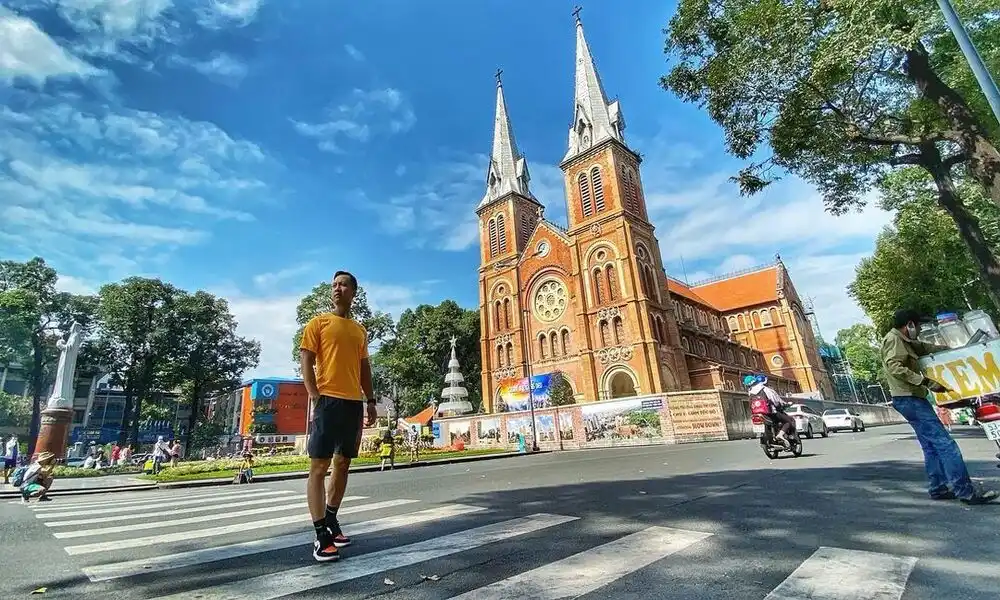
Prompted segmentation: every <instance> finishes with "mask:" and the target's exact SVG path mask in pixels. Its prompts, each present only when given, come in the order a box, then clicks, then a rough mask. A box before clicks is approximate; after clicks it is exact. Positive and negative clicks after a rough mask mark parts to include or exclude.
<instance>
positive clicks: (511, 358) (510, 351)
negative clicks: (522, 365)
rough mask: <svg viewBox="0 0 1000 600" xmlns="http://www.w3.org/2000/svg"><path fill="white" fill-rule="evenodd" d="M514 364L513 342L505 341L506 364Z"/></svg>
mask: <svg viewBox="0 0 1000 600" xmlns="http://www.w3.org/2000/svg"><path fill="white" fill-rule="evenodd" d="M513 364H514V344H512V343H511V342H507V366H508V367H509V366H512V365H513Z"/></svg>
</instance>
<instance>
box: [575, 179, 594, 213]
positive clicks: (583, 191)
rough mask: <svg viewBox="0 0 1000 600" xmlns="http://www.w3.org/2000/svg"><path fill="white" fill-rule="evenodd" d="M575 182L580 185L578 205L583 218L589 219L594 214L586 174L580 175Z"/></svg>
mask: <svg viewBox="0 0 1000 600" xmlns="http://www.w3.org/2000/svg"><path fill="white" fill-rule="evenodd" d="M577 182H578V183H579V185H580V205H581V207H582V208H583V216H584V217H589V216H590V215H592V214H594V203H593V200H592V199H591V197H590V183H589V182H588V181H587V174H586V173H580V177H578V178H577Z"/></svg>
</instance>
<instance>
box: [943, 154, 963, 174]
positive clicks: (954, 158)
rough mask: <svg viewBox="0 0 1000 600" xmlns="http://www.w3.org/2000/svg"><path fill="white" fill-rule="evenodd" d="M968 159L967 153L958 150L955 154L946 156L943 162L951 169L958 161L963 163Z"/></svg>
mask: <svg viewBox="0 0 1000 600" xmlns="http://www.w3.org/2000/svg"><path fill="white" fill-rule="evenodd" d="M967 160H969V155H968V154H967V153H965V152H959V153H957V154H952V155H951V156H949V157H948V158H946V159H944V161H943V163H944V166H945V168H946V169H949V170H950V169H951V168H952V167H954V166H955V165H957V164H959V163H964V162H965V161H967Z"/></svg>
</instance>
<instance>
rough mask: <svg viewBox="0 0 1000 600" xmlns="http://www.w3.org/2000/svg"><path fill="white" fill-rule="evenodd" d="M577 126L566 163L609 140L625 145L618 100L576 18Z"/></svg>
mask: <svg viewBox="0 0 1000 600" xmlns="http://www.w3.org/2000/svg"><path fill="white" fill-rule="evenodd" d="M573 103H574V109H573V123H572V125H570V128H569V149H568V150H567V151H566V156H564V157H563V161H564V162H565V161H567V160H569V159H571V158H573V157H574V156H576V155H578V154H580V153H581V152H585V151H586V150H588V149H589V148H591V147H593V146H595V145H597V144H598V143H600V142H603V141H605V140H607V139H616V140H618V141H619V142H621V143H623V144H624V143H625V139H624V134H623V130H624V129H625V120H624V117H623V116H622V113H621V107H620V105H619V104H618V101H617V100H615V101H613V102H608V96H607V94H605V93H604V86H603V85H602V84H601V77H600V75H598V74H597V68H596V67H595V66H594V58H593V56H591V54H590V46H588V45H587V39H586V38H585V37H584V35H583V23H582V22H581V21H580V17H579V14H577V18H576V83H575V87H574V91H573Z"/></svg>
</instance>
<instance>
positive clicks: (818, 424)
mask: <svg viewBox="0 0 1000 600" xmlns="http://www.w3.org/2000/svg"><path fill="white" fill-rule="evenodd" d="M785 414H787V415H788V416H790V417H792V418H793V419H795V429H796V430H797V431H798V432H799V433H804V434H806V437H807V438H809V439H812V437H813V435H814V434H817V433H818V434H820V435H821V436H823V437H827V436H828V435H830V432H829V429H828V428H827V426H826V423H824V422H823V417H821V416H819V413H817V412H816V411H814V410H813V409H811V408H809V407H808V406H806V405H805V404H793V405H791V406H789V407H788V408H786V409H785Z"/></svg>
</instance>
